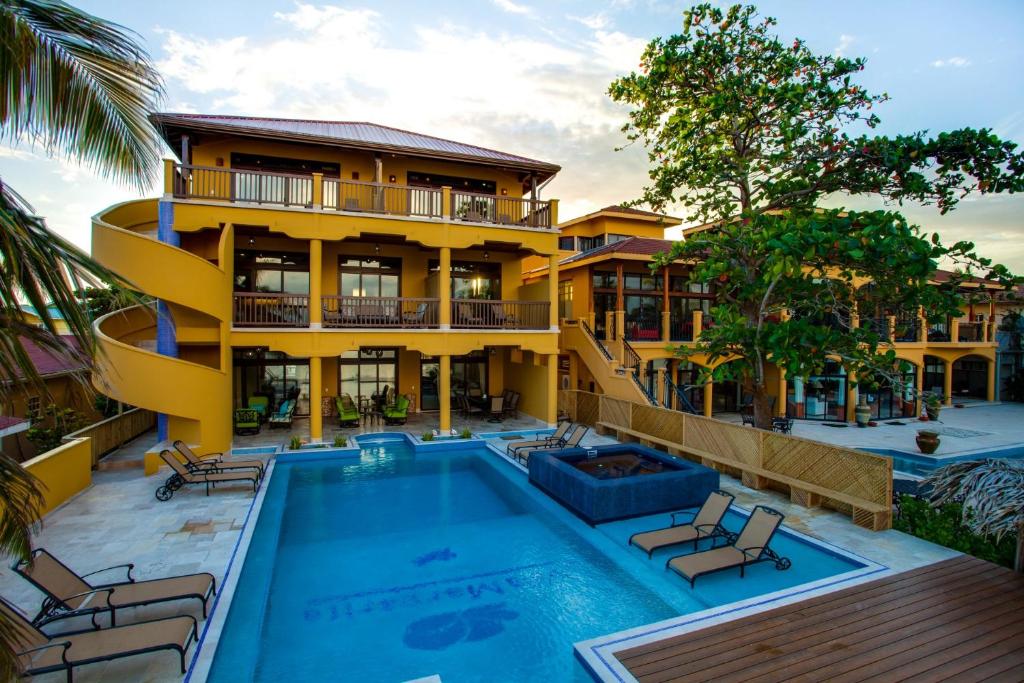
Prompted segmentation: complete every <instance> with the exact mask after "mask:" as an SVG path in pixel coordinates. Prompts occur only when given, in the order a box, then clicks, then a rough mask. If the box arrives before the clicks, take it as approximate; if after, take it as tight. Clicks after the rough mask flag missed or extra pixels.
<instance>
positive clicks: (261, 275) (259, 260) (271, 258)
mask: <svg viewBox="0 0 1024 683" xmlns="http://www.w3.org/2000/svg"><path fill="white" fill-rule="evenodd" d="M235 291H236V292H287V293H289V294H309V254H304V253H301V252H270V251H258V250H242V251H236V252H235Z"/></svg>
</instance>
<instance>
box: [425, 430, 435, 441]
mask: <svg viewBox="0 0 1024 683" xmlns="http://www.w3.org/2000/svg"><path fill="white" fill-rule="evenodd" d="M423 440H424V441H433V440H434V432H423Z"/></svg>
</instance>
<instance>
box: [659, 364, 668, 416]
mask: <svg viewBox="0 0 1024 683" xmlns="http://www.w3.org/2000/svg"><path fill="white" fill-rule="evenodd" d="M657 373H658V394H657V399H658V401H659V402H661V401H664V400H665V368H658V369H657ZM666 407H667V406H666Z"/></svg>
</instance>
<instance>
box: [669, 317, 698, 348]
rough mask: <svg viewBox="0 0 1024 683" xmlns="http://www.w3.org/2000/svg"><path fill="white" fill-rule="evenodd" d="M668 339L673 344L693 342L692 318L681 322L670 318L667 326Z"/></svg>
mask: <svg viewBox="0 0 1024 683" xmlns="http://www.w3.org/2000/svg"><path fill="white" fill-rule="evenodd" d="M668 339H669V341H674V342H686V341H693V318H692V317H687V318H684V319H682V320H680V319H679V318H675V317H673V318H671V319H670V320H669V325H668Z"/></svg>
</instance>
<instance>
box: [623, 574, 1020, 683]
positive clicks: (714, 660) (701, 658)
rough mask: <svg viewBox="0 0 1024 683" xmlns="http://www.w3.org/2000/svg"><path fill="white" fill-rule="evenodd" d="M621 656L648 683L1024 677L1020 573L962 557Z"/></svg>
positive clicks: (637, 675) (994, 678)
mask: <svg viewBox="0 0 1024 683" xmlns="http://www.w3.org/2000/svg"><path fill="white" fill-rule="evenodd" d="M698 584H699V581H698ZM615 656H616V657H617V658H618V659H619V661H620V662H622V664H623V665H624V666H625V667H626V668H627V669H629V671H630V672H631V673H632V674H633V675H634V676H636V678H637V679H638V680H640V681H642V682H644V683H647V682H648V681H652V682H653V681H679V682H682V681H718V682H724V681H764V682H766V683H768V682H773V681H851V682H852V681H879V682H881V681H885V682H887V683H888V682H889V681H922V682H923V681H945V680H950V681H952V680H956V681H958V682H959V681H1024V576H1022V575H1020V574H1015V573H1014V572H1011V571H1010V570H1008V569H1004V568H1002V567H998V566H996V565H994V564H990V563H988V562H984V561H982V560H978V559H975V558H973V557H967V556H961V557H957V558H953V559H950V560H946V561H944V562H939V563H936V564H932V565H928V566H925V567H920V568H918V569H915V570H913V571H909V572H904V573H901V574H895V575H892V576H888V577H885V578H882V579H878V580H875V581H871V582H868V583H864V584H861V585H858V586H853V587H851V588H847V589H845V590H841V591H837V592H835V593H829V594H827V595H822V596H819V597H816V598H812V599H810V600H805V601H803V602H797V603H793V604H791V605H786V606H784V607H779V608H776V609H773V610H769V611H766V612H761V613H759V614H754V615H751V616H747V617H743V618H740V619H737V620H735V621H731V622H727V623H723V624H719V625H716V626H711V627H708V628H705V629H702V630H699V631H693V632H691V633H687V634H683V635H680V636H675V637H672V638H669V639H666V640H662V641H658V642H656V643H651V644H648V645H643V646H640V647H636V648H632V649H629V650H623V651H620V652H617V653H616V655H615Z"/></svg>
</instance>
